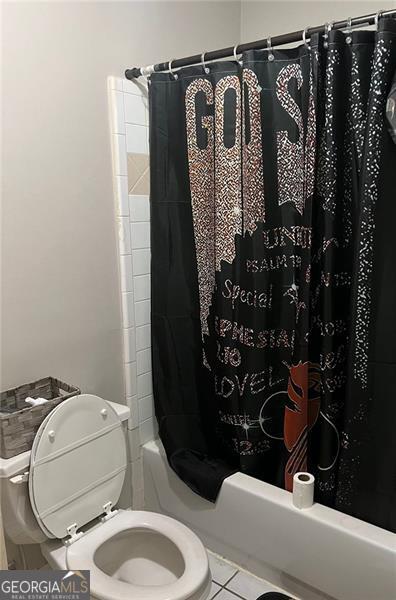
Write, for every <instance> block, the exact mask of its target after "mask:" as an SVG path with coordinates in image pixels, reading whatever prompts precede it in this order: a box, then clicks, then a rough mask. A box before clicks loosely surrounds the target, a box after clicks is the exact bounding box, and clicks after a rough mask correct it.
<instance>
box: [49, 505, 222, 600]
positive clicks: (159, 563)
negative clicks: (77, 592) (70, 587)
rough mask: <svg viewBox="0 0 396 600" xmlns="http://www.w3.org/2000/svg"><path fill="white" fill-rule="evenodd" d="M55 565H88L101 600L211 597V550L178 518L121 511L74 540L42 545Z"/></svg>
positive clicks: (201, 599) (202, 599)
mask: <svg viewBox="0 0 396 600" xmlns="http://www.w3.org/2000/svg"><path fill="white" fill-rule="evenodd" d="M42 550H43V554H44V556H45V558H46V559H47V561H48V563H49V564H50V566H52V567H53V568H57V569H69V570H72V571H78V570H89V571H90V580H91V586H90V587H91V597H92V598H95V599H97V600H126V599H128V600H135V599H136V600H206V599H207V598H208V595H209V591H210V585H211V575H210V570H209V566H208V559H207V554H206V550H205V548H204V546H203V544H202V543H201V541H200V540H199V538H198V537H197V536H196V535H195V534H194V533H193V532H192V531H191V530H190V529H188V528H187V527H186V526H185V525H183V524H182V523H179V522H178V521H176V520H175V519H172V518H170V517H167V516H164V515H160V514H157V513H152V512H147V511H132V510H119V511H118V512H117V514H116V515H115V516H114V517H113V518H112V519H111V520H109V521H107V522H105V523H103V524H101V525H99V526H95V527H93V529H92V530H89V531H88V532H86V533H85V534H84V535H83V536H82V537H81V538H80V539H79V540H77V541H76V542H75V543H73V544H71V545H69V546H65V545H60V544H57V543H55V544H54V542H45V543H44V544H43V545H42Z"/></svg>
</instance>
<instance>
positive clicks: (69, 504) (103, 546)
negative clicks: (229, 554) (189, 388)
mask: <svg viewBox="0 0 396 600" xmlns="http://www.w3.org/2000/svg"><path fill="white" fill-rule="evenodd" d="M128 416H129V410H128V408H127V407H125V406H121V405H118V404H114V403H112V402H107V401H106V400H103V399H102V398H99V397H98V396H93V395H90V394H82V395H80V396H75V397H72V398H69V399H67V400H65V401H64V402H62V403H61V404H59V405H58V406H57V407H56V408H55V409H54V410H53V411H52V412H51V413H50V414H49V415H48V416H47V418H46V419H45V420H44V421H43V423H42V424H41V426H40V429H39V430H38V432H37V434H36V437H35V439H34V443H33V447H32V450H31V453H30V452H25V453H23V454H20V455H18V456H15V457H13V458H10V459H1V463H0V476H1V477H2V481H1V483H2V486H1V487H2V491H1V493H2V498H1V502H2V511H3V519H4V527H5V531H6V534H7V535H8V536H9V537H10V539H11V540H12V541H13V542H14V543H16V544H31V543H40V544H41V550H42V553H43V555H44V557H45V558H46V559H47V561H48V563H49V565H50V566H51V567H52V568H54V569H70V570H73V571H74V570H76V571H77V570H85V569H88V570H89V571H90V581H91V597H92V598H96V599H100V600H206V599H207V598H208V596H209V591H210V585H211V575H210V570H209V564H208V557H207V554H206V550H205V548H204V546H203V544H202V542H201V541H200V540H199V538H198V537H197V536H196V535H195V534H194V533H193V532H192V531H191V530H190V529H188V528H187V527H185V526H184V525H182V524H181V523H179V522H178V521H176V520H174V519H171V518H170V517H167V516H164V515H161V514H156V513H151V512H146V511H133V510H122V509H116V508H114V507H115V506H116V504H117V502H118V500H119V497H120V493H121V489H122V485H123V482H124V477H125V472H126V466H127V454H126V443H125V433H124V427H123V425H122V421H123V420H125V419H127V418H128ZM29 459H30V460H29ZM29 464H30V467H29ZM27 468H29V470H28V471H27Z"/></svg>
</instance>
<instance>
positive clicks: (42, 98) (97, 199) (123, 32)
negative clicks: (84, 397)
mask: <svg viewBox="0 0 396 600" xmlns="http://www.w3.org/2000/svg"><path fill="white" fill-rule="evenodd" d="M2 11H3V18H2V50H3V68H2V96H3V106H2V108H3V114H2V125H3V140H2V141H3V181H2V197H3V201H2V231H1V240H2V242H1V243H2V261H3V262H2V268H1V301H2V306H1V309H2V321H1V366H2V373H1V389H3V390H4V389H7V388H9V387H12V386H15V385H18V384H21V383H24V382H26V381H31V380H33V379H36V378H39V377H42V376H45V375H48V374H51V375H54V376H57V377H59V378H61V379H63V380H65V381H67V382H70V383H73V384H76V385H78V386H80V387H81V388H82V389H83V390H84V391H86V392H92V393H97V394H100V395H103V396H104V397H106V398H108V399H110V400H114V401H122V399H123V397H124V387H123V386H124V384H123V373H122V341H121V338H122V335H121V313H120V293H119V285H118V260H117V249H116V235H115V226H114V207H113V187H112V167H111V153H110V136H109V124H108V105H107V77H108V76H109V75H116V76H122V75H123V72H124V69H125V68H126V67H132V66H135V65H138V66H139V65H141V64H146V63H152V62H157V61H160V60H165V59H167V58H172V57H175V56H181V55H185V54H191V53H195V52H197V51H198V52H200V51H201V50H204V49H208V48H216V47H219V46H227V45H230V44H234V43H235V40H237V39H238V38H239V32H240V4H239V2H210V3H204V2H199V1H197V2H100V1H98V2H4V3H2Z"/></svg>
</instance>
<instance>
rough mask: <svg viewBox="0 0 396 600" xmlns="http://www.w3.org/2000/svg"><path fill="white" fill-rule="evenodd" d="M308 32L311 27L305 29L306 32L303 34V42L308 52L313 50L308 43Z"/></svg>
mask: <svg viewBox="0 0 396 600" xmlns="http://www.w3.org/2000/svg"><path fill="white" fill-rule="evenodd" d="M308 31H309V27H306V28H305V29H304V31H303V34H302V39H303V42H304V46H305V47H306V48H307V49H308V50H311V46H310V45H309V44H308V42H307V33H308Z"/></svg>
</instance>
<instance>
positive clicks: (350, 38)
mask: <svg viewBox="0 0 396 600" xmlns="http://www.w3.org/2000/svg"><path fill="white" fill-rule="evenodd" d="M347 23H348V27H347V30H346V32H347V34H348V35H347V37H346V40H345V41H346V43H347V44H350V43H351V42H352V35H351V34H352V17H348V20H347Z"/></svg>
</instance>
